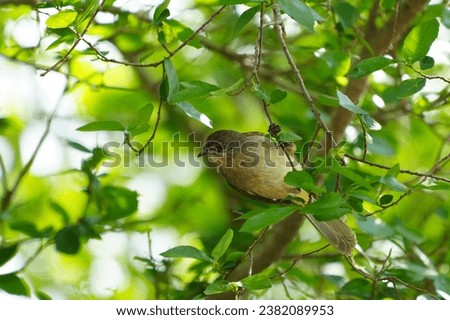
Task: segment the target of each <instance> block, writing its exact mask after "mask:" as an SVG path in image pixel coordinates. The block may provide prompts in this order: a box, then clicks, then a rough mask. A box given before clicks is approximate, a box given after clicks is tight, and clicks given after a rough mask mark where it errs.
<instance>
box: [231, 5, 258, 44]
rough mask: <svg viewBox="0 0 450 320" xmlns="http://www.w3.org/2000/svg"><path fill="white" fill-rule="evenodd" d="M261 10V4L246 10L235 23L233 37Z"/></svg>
mask: <svg viewBox="0 0 450 320" xmlns="http://www.w3.org/2000/svg"><path fill="white" fill-rule="evenodd" d="M260 10H261V6H256V7H252V8H250V9H248V10H246V11H244V12H243V13H242V14H241V15H240V17H239V18H238V20H237V21H236V24H235V25H234V30H233V34H232V38H234V37H236V36H237V35H238V34H239V33H240V32H241V30H242V29H244V27H245V26H246V25H247V24H248V23H249V22H250V21H251V20H252V18H253V17H254V16H255V14H256V13H257V12H259V11H260Z"/></svg>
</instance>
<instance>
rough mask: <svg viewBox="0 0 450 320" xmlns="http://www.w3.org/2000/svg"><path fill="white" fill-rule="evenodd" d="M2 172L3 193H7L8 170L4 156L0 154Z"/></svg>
mask: <svg viewBox="0 0 450 320" xmlns="http://www.w3.org/2000/svg"><path fill="white" fill-rule="evenodd" d="M0 172H1V174H2V189H3V195H5V194H6V193H7V192H8V177H7V173H8V172H7V171H6V167H5V163H4V162H3V157H2V155H1V154H0Z"/></svg>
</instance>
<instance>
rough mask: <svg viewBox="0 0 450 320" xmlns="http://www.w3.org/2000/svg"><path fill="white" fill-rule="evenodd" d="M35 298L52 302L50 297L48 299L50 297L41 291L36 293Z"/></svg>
mask: <svg viewBox="0 0 450 320" xmlns="http://www.w3.org/2000/svg"><path fill="white" fill-rule="evenodd" d="M36 296H37V298H38V299H39V300H52V297H50V295H48V294H47V293H45V292H43V291H41V290H38V291H36Z"/></svg>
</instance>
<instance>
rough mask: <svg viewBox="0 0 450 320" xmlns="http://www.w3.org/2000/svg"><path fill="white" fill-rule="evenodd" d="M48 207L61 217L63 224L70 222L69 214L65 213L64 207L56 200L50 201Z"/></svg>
mask: <svg viewBox="0 0 450 320" xmlns="http://www.w3.org/2000/svg"><path fill="white" fill-rule="evenodd" d="M50 207H51V208H52V209H53V210H54V211H55V212H56V213H57V214H58V215H59V216H60V217H61V218H62V221H63V222H64V224H68V223H69V222H70V217H69V214H68V213H67V211H66V209H64V208H63V207H61V206H60V205H59V204H58V203H56V202H51V203H50Z"/></svg>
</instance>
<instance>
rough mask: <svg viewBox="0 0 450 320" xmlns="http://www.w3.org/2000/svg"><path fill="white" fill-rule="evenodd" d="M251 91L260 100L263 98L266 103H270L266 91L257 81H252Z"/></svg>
mask: <svg viewBox="0 0 450 320" xmlns="http://www.w3.org/2000/svg"><path fill="white" fill-rule="evenodd" d="M252 91H253V92H254V93H255V95H256V96H257V97H258V98H260V99H261V100H264V101H265V102H266V103H270V97H269V95H268V94H267V92H266V91H264V89H263V88H261V86H260V85H259V84H257V83H253V85H252Z"/></svg>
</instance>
